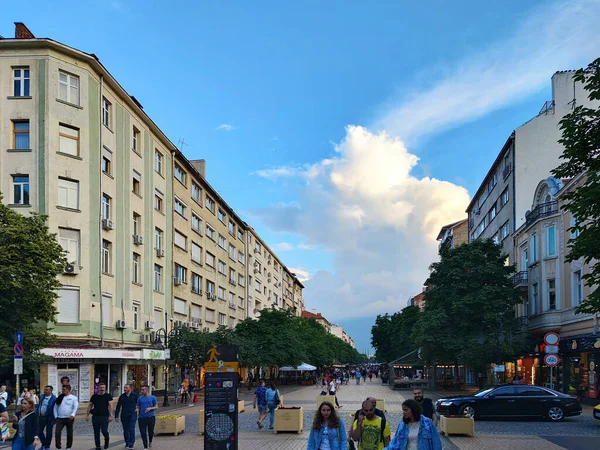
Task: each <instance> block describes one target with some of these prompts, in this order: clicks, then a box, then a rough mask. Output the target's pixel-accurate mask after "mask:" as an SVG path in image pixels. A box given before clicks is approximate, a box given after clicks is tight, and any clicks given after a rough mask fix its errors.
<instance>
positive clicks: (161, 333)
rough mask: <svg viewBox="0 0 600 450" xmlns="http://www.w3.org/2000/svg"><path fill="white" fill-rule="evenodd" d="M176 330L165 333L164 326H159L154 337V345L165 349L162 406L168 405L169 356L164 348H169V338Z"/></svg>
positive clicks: (175, 333)
mask: <svg viewBox="0 0 600 450" xmlns="http://www.w3.org/2000/svg"><path fill="white" fill-rule="evenodd" d="M178 331H179V330H177V329H173V330H171V331H170V332H168V333H167V329H166V328H159V329H158V330H156V334H155V338H154V345H155V346H156V347H162V348H163V349H164V350H165V397H164V399H163V406H169V358H167V352H166V350H167V349H168V348H169V339H171V338H173V336H175V335H177V333H178ZM163 342H164V343H163Z"/></svg>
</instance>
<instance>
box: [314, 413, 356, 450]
mask: <svg viewBox="0 0 600 450" xmlns="http://www.w3.org/2000/svg"><path fill="white" fill-rule="evenodd" d="M347 446H348V443H347V441H346V429H345V428H344V422H343V421H342V420H340V418H339V417H338V415H337V414H336V412H335V407H334V406H333V404H331V403H330V402H323V403H321V406H319V409H318V410H317V412H316V413H315V419H314V420H313V424H312V428H311V429H310V436H309V437H308V447H307V450H346V448H347Z"/></svg>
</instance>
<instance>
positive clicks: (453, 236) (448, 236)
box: [437, 219, 469, 248]
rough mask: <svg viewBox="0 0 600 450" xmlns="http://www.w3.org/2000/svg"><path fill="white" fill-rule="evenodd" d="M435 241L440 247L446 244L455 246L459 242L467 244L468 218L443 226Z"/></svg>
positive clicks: (459, 243) (451, 246)
mask: <svg viewBox="0 0 600 450" xmlns="http://www.w3.org/2000/svg"><path fill="white" fill-rule="evenodd" d="M437 241H438V242H439V246H440V247H441V246H442V245H444V244H448V245H450V248H455V247H458V246H459V245H461V244H467V243H468V242H469V220H468V219H463V220H459V221H458V222H454V223H451V224H448V225H445V226H443V227H442V229H441V230H440V232H439V234H438V237H437Z"/></svg>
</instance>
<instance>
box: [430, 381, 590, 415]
mask: <svg viewBox="0 0 600 450" xmlns="http://www.w3.org/2000/svg"><path fill="white" fill-rule="evenodd" d="M435 407H436V411H437V412H438V414H440V415H469V416H471V417H474V418H476V419H478V418H480V417H543V418H546V419H548V420H551V421H553V422H558V421H561V420H563V419H564V418H565V417H569V416H577V415H579V414H581V404H580V403H579V398H578V397H572V396H570V395H567V394H562V393H560V392H556V391H553V390H552V389H548V388H544V387H540V386H529V385H514V384H504V385H498V386H489V387H486V388H484V389H481V390H480V391H478V392H475V393H474V394H472V395H461V396H458V397H449V398H443V399H440V400H438V401H437V402H436V404H435Z"/></svg>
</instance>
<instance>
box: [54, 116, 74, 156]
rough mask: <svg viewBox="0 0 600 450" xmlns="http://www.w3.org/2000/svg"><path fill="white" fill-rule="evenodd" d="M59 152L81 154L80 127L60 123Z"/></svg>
mask: <svg viewBox="0 0 600 450" xmlns="http://www.w3.org/2000/svg"><path fill="white" fill-rule="evenodd" d="M58 140H59V144H58V145H59V150H58V151H59V152H61V153H64V154H66V155H72V156H79V129H78V128H74V127H70V126H67V125H63V124H62V123H61V124H59V125H58Z"/></svg>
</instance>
